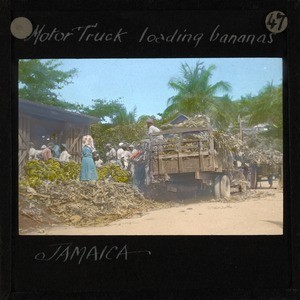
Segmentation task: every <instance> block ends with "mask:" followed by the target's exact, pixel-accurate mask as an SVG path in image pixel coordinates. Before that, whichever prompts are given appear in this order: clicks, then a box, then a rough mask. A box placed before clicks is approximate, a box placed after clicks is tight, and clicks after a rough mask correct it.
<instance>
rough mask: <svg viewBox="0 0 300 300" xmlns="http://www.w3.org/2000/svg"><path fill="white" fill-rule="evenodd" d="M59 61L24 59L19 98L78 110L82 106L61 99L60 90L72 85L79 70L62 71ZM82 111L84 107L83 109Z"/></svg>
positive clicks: (21, 66)
mask: <svg viewBox="0 0 300 300" xmlns="http://www.w3.org/2000/svg"><path fill="white" fill-rule="evenodd" d="M60 66H61V63H60V62H59V61H58V60H55V59H50V60H40V59H23V60H20V61H19V97H20V98H22V99H27V100H30V101H34V102H40V103H43V104H48V105H52V106H59V107H63V108H67V109H73V110H78V109H80V105H77V104H73V103H68V102H66V101H63V100H61V99H59V98H60V94H59V92H58V91H59V90H61V89H62V88H63V87H64V86H66V85H68V84H70V83H72V78H73V77H74V76H75V75H76V73H77V70H76V69H72V70H69V71H61V70H59V67H60ZM81 109H82V107H81Z"/></svg>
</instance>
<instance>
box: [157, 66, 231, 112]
mask: <svg viewBox="0 0 300 300" xmlns="http://www.w3.org/2000/svg"><path fill="white" fill-rule="evenodd" d="M215 69H216V67H215V66H214V65H211V66H209V67H208V69H206V68H205V67H204V66H203V64H202V63H200V62H197V63H196V66H195V67H194V68H191V67H190V66H189V65H188V64H187V63H185V64H182V65H181V73H182V76H181V77H179V78H172V79H171V80H170V81H169V86H170V87H171V88H173V89H174V90H175V91H177V95H175V96H173V97H171V98H169V99H168V103H167V105H168V107H167V108H166V110H165V111H164V113H163V117H167V116H168V115H169V114H170V113H171V114H174V113H176V112H180V113H184V114H186V115H187V116H191V115H195V114H197V113H201V114H206V113H207V112H208V110H209V109H210V107H211V106H212V105H214V100H215V95H216V93H217V92H219V91H225V92H228V91H230V89H231V87H230V84H229V83H227V82H225V81H219V82H217V83H215V84H211V83H210V79H211V77H212V72H213V71H214V70H215Z"/></svg>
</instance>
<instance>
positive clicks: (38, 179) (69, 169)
mask: <svg viewBox="0 0 300 300" xmlns="http://www.w3.org/2000/svg"><path fill="white" fill-rule="evenodd" d="M80 168H81V164H80V163H76V162H74V161H70V162H64V163H61V162H59V161H57V160H54V159H49V160H47V161H46V162H44V161H41V160H30V161H28V162H27V163H26V165H25V176H24V177H23V178H22V179H21V180H20V186H30V187H32V188H35V189H36V188H38V187H39V186H41V185H42V183H43V182H44V181H47V180H48V181H51V182H56V183H61V182H66V181H69V180H74V179H75V180H76V179H79V174H80ZM97 173H98V179H99V180H103V179H105V178H110V179H112V180H113V181H115V182H129V181H130V179H131V174H130V172H128V171H125V170H123V169H122V168H121V167H120V166H118V165H115V164H109V165H105V166H102V167H101V168H99V169H97Z"/></svg>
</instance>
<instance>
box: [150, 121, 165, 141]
mask: <svg viewBox="0 0 300 300" xmlns="http://www.w3.org/2000/svg"><path fill="white" fill-rule="evenodd" d="M156 132H160V129H158V128H157V127H155V126H154V125H151V126H150V127H149V128H148V134H149V135H151V134H152V133H156ZM154 139H158V140H162V139H163V136H162V135H157V136H154Z"/></svg>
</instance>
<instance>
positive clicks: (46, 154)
mask: <svg viewBox="0 0 300 300" xmlns="http://www.w3.org/2000/svg"><path fill="white" fill-rule="evenodd" d="M52 146H53V143H49V144H48V145H47V146H46V145H43V146H42V147H41V149H42V159H43V160H44V161H47V160H49V159H50V158H52V153H51V148H52Z"/></svg>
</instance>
